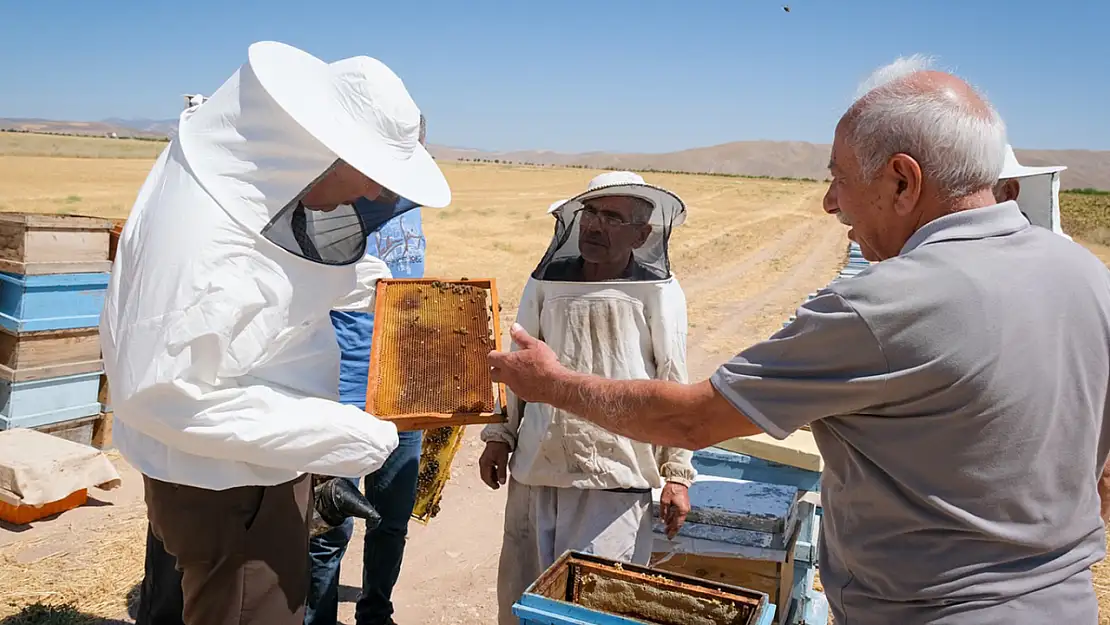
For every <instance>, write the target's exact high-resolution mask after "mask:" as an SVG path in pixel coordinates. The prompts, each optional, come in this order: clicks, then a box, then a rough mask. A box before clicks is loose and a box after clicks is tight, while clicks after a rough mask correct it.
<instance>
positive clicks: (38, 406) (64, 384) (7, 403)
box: [0, 371, 100, 430]
mask: <svg viewBox="0 0 1110 625" xmlns="http://www.w3.org/2000/svg"><path fill="white" fill-rule="evenodd" d="M99 390H100V372H99V371H94V372H92V373H80V374H76V375H66V376H60V377H56V378H43V379H39V380H28V381H25V382H11V381H8V380H0V430H9V429H12V428H17V427H23V428H37V427H41V426H45V425H52V424H57V423H61V422H64V421H71V420H73V419H79V418H81V417H91V416H94V415H98V414H100V401H98V398H97V393H98V391H99Z"/></svg>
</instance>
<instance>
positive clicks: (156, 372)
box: [105, 256, 397, 477]
mask: <svg viewBox="0 0 1110 625" xmlns="http://www.w3.org/2000/svg"><path fill="white" fill-rule="evenodd" d="M220 262H221V266H220V267H219V269H218V270H217V269H215V268H212V269H211V270H208V269H207V268H205V270H203V271H201V272H199V275H201V276H204V280H205V281H204V282H203V283H198V284H197V285H196V287H195V290H196V295H195V296H194V297H193V299H192V300H191V301H190V302H189V303H188V305H186V306H184V307H182V308H180V309H177V310H174V311H171V312H169V313H167V314H165V315H162V316H159V317H155V318H150V319H147V320H144V321H140V322H138V323H133V324H130V325H129V327H128V332H127V337H126V339H125V340H126V341H127V349H126V352H125V355H124V357H122V358H121V357H120V355H119V354H117V353H115V352H116V349H115V348H114V347H113V346H111V345H109V346H108V350H106V354H105V355H106V357H110V358H111V360H112V361H114V362H115V367H114V370H115V374H116V376H117V378H118V379H119V382H120V384H119V385H118V386H117V385H116V384H115V380H113V390H114V391H115V390H117V388H118V390H119V391H120V392H119V393H118V395H120V396H118V397H113V399H114V400H115V401H114V402H113V403H114V404H116V405H115V409H116V413H117V415H119V416H120V417H121V418H122V419H124V420H126V422H127V425H128V426H130V427H132V428H134V429H136V430H139V431H140V432H142V433H144V434H146V435H147V436H150V437H151V438H154V439H156V440H159V441H161V442H163V443H164V444H166V445H167V446H168V447H171V448H175V449H180V450H182V451H185V452H188V453H191V454H196V455H199V456H205V457H210V458H218V459H226V460H233V461H238V462H248V463H252V464H256V465H259V466H265V467H273V468H280V469H285V470H291V471H307V472H313V473H321V474H324V475H335V476H341V477H360V476H362V475H365V474H367V473H370V472H373V471H375V470H376V469H378V468H379V467H380V466H381V465H382V464H383V463H384V462H385V460H386V458H387V457H388V456H389V454H390V453H391V452H392V451H393V449H394V448H396V446H397V430H396V426H394V425H393V424H392V423H389V422H386V421H381V420H379V419H376V418H375V417H373V416H372V415H369V414H367V413H365V412H364V411H362V410H361V409H359V408H356V407H353V406H346V405H343V404H340V403H338V402H337V401H332V400H331V399H325V398H322V397H318V396H306V395H305V393H303V392H298V391H297V390H295V389H294V388H290V387H289V386H290V384H294V383H295V382H296V376H297V375H302V374H301V373H298V372H301V371H304V370H305V369H306V368H307V369H312V368H313V367H329V366H331V367H338V364H339V362H338V356H339V346H338V344H336V343H334V341H335V337H334V333H333V330H332V328H331V324H330V322H329V319H328V317H327V313H326V310H327V309H326V308H325V309H324V310H323V314H322V315H312V316H309V317H308V318H306V319H305V321H304V322H301V323H298V322H296V321H293V320H290V319H289V318H288V316H287V314H286V312H285V311H286V310H287V309H288V306H287V305H286V304H284V301H286V300H288V298H289V296H290V294H289V286H288V283H287V282H286V281H285V280H284V279H282V278H281V276H280V274H279V273H278V272H277V271H275V269H274V268H272V267H271V266H269V265H268V264H267V263H266V262H265V260H264V259H263V260H259V259H256V258H252V257H248V256H238V257H232V258H222V259H220ZM353 282H354V281H353V280H352V286H353ZM317 335H322V336H323V337H325V338H324V339H323V340H321V338H320V336H317ZM313 339H315V340H313ZM328 339H330V341H331V343H330V344H329V343H328ZM310 344H311V345H315V346H317V347H315V348H312V349H308V350H305V348H304V346H305V345H310ZM322 345H326V346H327V349H318V346H322ZM263 370H267V371H269V372H270V375H269V377H268V378H267V380H266V381H263V380H261V379H259V378H256V377H254V375H253V374H254V373H255V372H256V371H258V372H261V371H263ZM283 371H285V373H283ZM283 375H284V376H289V378H290V379H289V383H288V384H281V383H276V382H274V381H273V380H274V379H275V378H276V379H281V377H282V376H283ZM337 377H338V376H337ZM337 381H338V380H337ZM335 393H336V398H337V396H338V386H337V385H336V386H335ZM333 399H334V398H333Z"/></svg>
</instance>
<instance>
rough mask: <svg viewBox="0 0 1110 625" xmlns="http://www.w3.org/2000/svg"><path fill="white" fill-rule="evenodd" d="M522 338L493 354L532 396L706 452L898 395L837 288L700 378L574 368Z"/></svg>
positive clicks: (622, 429) (518, 388) (643, 437)
mask: <svg viewBox="0 0 1110 625" xmlns="http://www.w3.org/2000/svg"><path fill="white" fill-rule="evenodd" d="M512 337H513V342H514V343H516V344H517V346H518V347H519V348H520V349H519V350H517V351H514V352H512V353H509V354H506V353H502V352H492V353H490V355H489V364H490V368H491V373H492V375H493V378H494V380H497V381H500V382H504V383H505V384H507V385H508V386H509V387H510V388H512V389H513V390H514V391H515V392H516V394H517V396H519V397H521V398H522V399H524V400H526V401H533V402H541V403H545V404H550V405H552V406H555V407H557V408H562V409H563V410H566V411H568V412H572V413H574V414H577V415H579V416H581V417H583V418H585V419H587V420H589V421H592V422H594V423H596V424H598V425H600V426H602V427H604V428H606V429H608V430H610V431H612V432H615V433H617V434H623V435H624V436H627V437H629V438H633V439H636V440H640V441H643V442H645V443H651V444H654V445H667V446H672V447H683V448H686V449H691V450H692V449H701V448H702V447H705V446H707V445H713V444H715V443H719V442H721V441H724V440H728V439H730V438H735V437H738V436H751V435H753V434H758V433H760V432H766V433H767V434H768V435H770V436H773V437H775V438H778V439H784V438H786V437H787V436H789V435H790V433H791V432H794V431H796V430H797V429H798V428H800V427H802V426H804V425H807V424H809V423H813V422H814V421H818V420H820V419H825V418H828V417H832V416H836V415H850V414H857V413H860V412H861V411H866V410H867V409H868V408H869V407H871V406H875V405H879V404H882V403H884V402H886V401H888V398H887V389H886V382H887V380H888V379H889V378H890V375H891V371H890V366H889V364H888V362H887V359H886V356H885V355H884V353H883V350H882V348H881V346H880V345H879V342H878V339H877V338H876V336H875V334H874V332H873V331H872V330H871V328H870V327H869V326H868V324H867V323H866V322H865V321H864V320H863V319H862V318H861V317H860V316H859V314H858V313H857V312H856V310H855V309H854V308H853V307H852V306H851V305H850V304H849V303H848V302H847V301H846V300H844V299H843V298H842V297H841V296H839V295H837V294H836V293H833V292H828V293H824V294H822V295H820V296H818V297H816V298H814V299H812V300H810V301H808V302H806V303H805V304H803V305H802V307H801V308H799V309H798V313H797V318H796V319H795V320H794V322H793V323H791V324H790V325H789V326H787V327H786V328H783V329H782V330H780V331H779V332H777V333H775V335H774V336H772V337H771V338H770V339H768V340H766V341H761V342H759V343H756V344H755V345H752V346H750V347H748V348H747V349H745V350H744V351H742V352H740V353H739V354H737V355H736V356H734V357H733V358H732V359H731V360H729V361H728V362H726V363H724V364H723V365H721V367H720V368H718V369H717V372H716V373H715V374H714V375H713V378H712V380H711V381H708V382H699V383H697V384H681V383H678V382H666V381H662V380H627V381H618V380H606V379H603V378H599V377H595V376H590V375H583V374H579V373H574V372H571V371H568V370H567V369H566V368H565V367H563V366H562V365H561V364H560V363H559V359H558V358H557V357H556V355H555V353H554V352H552V351H551V348H549V347H548V346H547V345H545V344H544V343H543V342H542V341H540V340H538V339H535V338H532V337H531V336H529V335H528V333H527V332H525V331H524V329H523V328H521V327H519V326H514V327H513V330H512Z"/></svg>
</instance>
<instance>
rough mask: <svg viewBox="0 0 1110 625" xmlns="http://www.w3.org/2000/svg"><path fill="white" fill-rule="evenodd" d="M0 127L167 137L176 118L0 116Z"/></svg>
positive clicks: (65, 132)
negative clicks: (70, 119) (79, 119)
mask: <svg viewBox="0 0 1110 625" xmlns="http://www.w3.org/2000/svg"><path fill="white" fill-rule="evenodd" d="M0 129H4V130H23V131H27V132H48V133H52V134H72V135H94V136H100V137H107V136H111V135H112V134H115V135H116V136H117V137H144V138H154V137H167V136H170V135H172V134H173V132H174V131H176V130H177V120H176V119H116V118H113V119H105V120H101V121H98V122H66V121H57V120H53V119H30V118H11V119H5V118H0Z"/></svg>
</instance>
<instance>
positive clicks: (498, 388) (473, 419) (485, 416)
mask: <svg viewBox="0 0 1110 625" xmlns="http://www.w3.org/2000/svg"><path fill="white" fill-rule="evenodd" d="M436 283H442V284H447V285H467V286H472V287H477V288H480V289H485V290H487V291H488V292H489V301H490V304H491V305H492V307H493V310H492V312H491V313H490V324H491V325H492V326H493V327H492V331H493V337H492V340H493V349H494V350H496V351H500V350H501V318H500V315H499V312H500V303H499V300H498V298H497V282H496V281H495V280H494V279H492V278H489V279H477V280H465V279H464V280H445V279H437V278H389V279H384V280H379V281H378V284H377V287H376V289H377V297H376V300H377V301H376V303H375V306H374V331H373V335H372V338H371V343H370V371H369V374H368V379H367V385H366V411H367V412H369V413H370V414H373V415H375V416H376V417H378V418H379V419H383V420H386V421H391V422H393V423H394V424H396V425H397V429H398V430H402V431H404V430H430V429H436V428H441V427H447V426H455V425H475V424H487V423H504V422H505V412H506V393H505V385H504V384H501V383H497V382H495V383H493V384H492V385H491V389H490V390H491V392H492V394H493V400H494V409H493V411H492V412H453V413H427V412H426V413H413V414H402V415H378V414H377V413H376V412H375V410H374V408H375V394H376V392H377V388H378V367H379V366H380V360H381V350H382V349H383V340H382V339H383V337H382V333H383V332H385V330H384V329H383V328H385V327H386V324H385V323H382V320H383V319H385V318H386V315H387V312H388V311H386V310H385V304H384V302H385V299H384V298H383V297H382V296H381V295H382V292H383V291H385V290H388V289H389V286H390V285H391V284H422V285H428V286H432V285H433V284H436Z"/></svg>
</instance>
